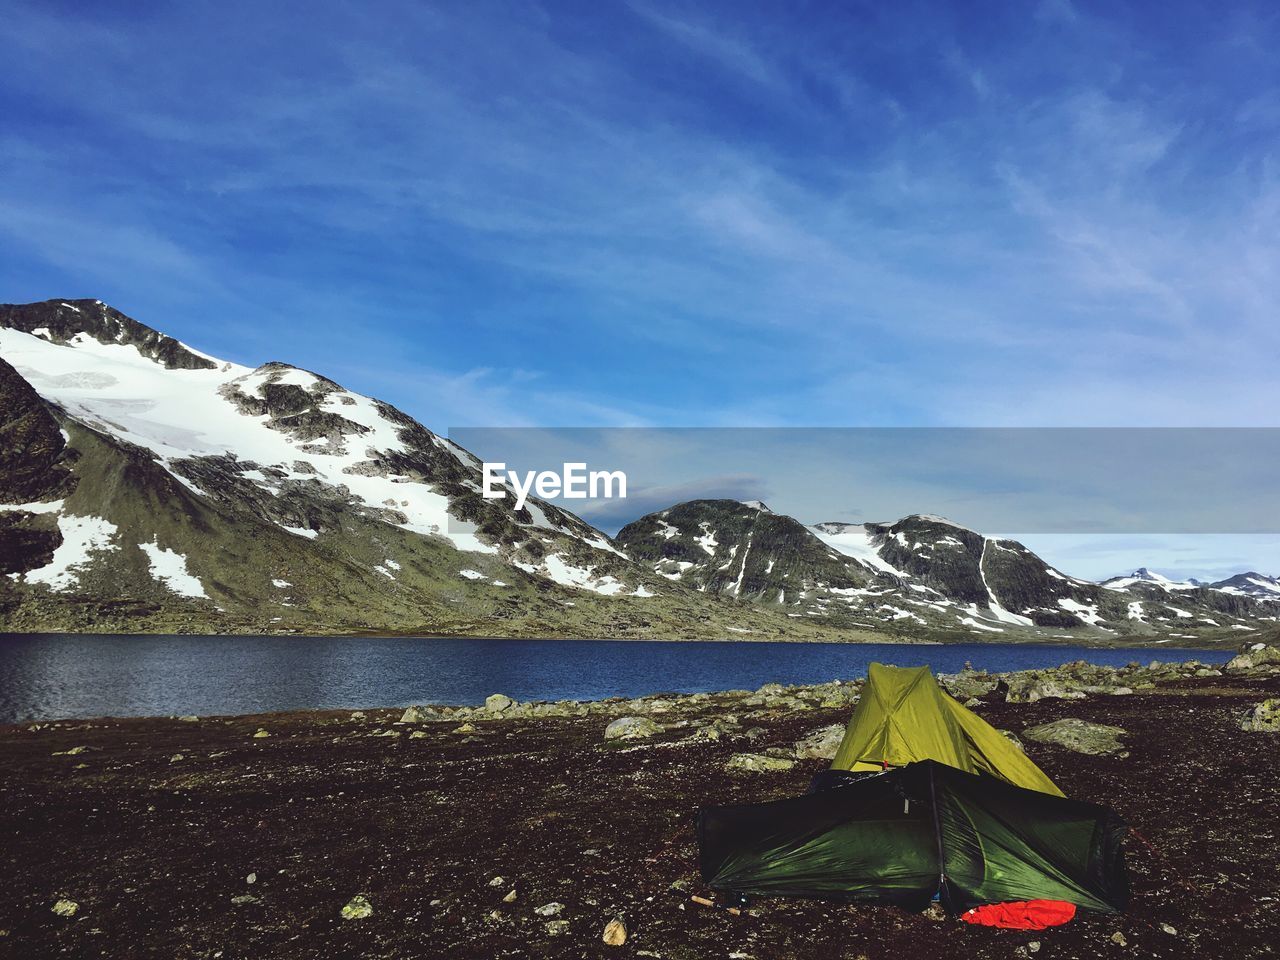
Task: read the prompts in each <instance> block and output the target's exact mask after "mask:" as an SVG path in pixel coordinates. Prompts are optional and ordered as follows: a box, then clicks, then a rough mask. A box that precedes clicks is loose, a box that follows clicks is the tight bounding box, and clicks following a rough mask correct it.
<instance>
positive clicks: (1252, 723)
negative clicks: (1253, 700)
mask: <svg viewBox="0 0 1280 960" xmlns="http://www.w3.org/2000/svg"><path fill="white" fill-rule="evenodd" d="M1240 729H1241V730H1248V731H1250V732H1252V733H1280V698H1277V697H1272V698H1271V699H1269V700H1263V701H1262V702H1261V703H1260V704H1258V705H1257V706H1256V707H1254V708H1253V711H1252V712H1251V713H1250V714H1249V715H1248V716H1246V717H1245V718H1244V719H1243V720H1241V721H1240Z"/></svg>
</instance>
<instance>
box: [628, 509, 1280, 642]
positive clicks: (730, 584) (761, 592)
mask: <svg viewBox="0 0 1280 960" xmlns="http://www.w3.org/2000/svg"><path fill="white" fill-rule="evenodd" d="M617 541H618V543H619V545H620V546H621V547H622V549H623V551H624V552H625V553H626V554H627V555H628V556H629V557H631V558H632V559H633V560H637V561H640V562H642V563H645V564H647V565H648V566H650V567H651V568H652V569H653V570H654V572H655V573H658V574H660V575H662V576H664V577H667V578H669V579H671V580H674V581H678V582H680V583H684V584H686V585H688V586H692V587H694V588H695V589H697V590H700V591H704V592H708V593H713V594H718V595H729V596H733V597H735V598H738V599H749V600H751V601H753V602H755V603H758V604H761V605H764V606H769V607H775V608H777V609H781V610H784V611H785V612H786V613H787V615H788V616H789V617H791V618H793V619H814V620H818V621H821V622H827V623H833V624H838V625H841V626H850V627H863V628H868V629H876V630H885V629H908V630H917V631H921V632H924V633H934V632H938V631H950V630H954V629H955V628H956V627H957V626H959V627H961V628H966V629H967V630H968V631H970V632H972V633H974V634H978V635H990V634H1010V633H1011V634H1026V633H1027V632H1029V631H1031V632H1036V633H1039V634H1045V633H1048V634H1050V635H1053V636H1064V635H1071V636H1074V635H1076V634H1075V632H1077V631H1080V630H1090V629H1091V630H1095V631H1100V632H1106V633H1113V634H1116V635H1119V634H1143V635H1147V636H1148V638H1149V636H1150V634H1151V633H1160V634H1168V635H1170V636H1173V637H1191V636H1195V635H1199V634H1202V633H1203V632H1204V631H1205V630H1206V629H1209V630H1223V629H1229V630H1240V631H1244V630H1248V629H1251V628H1252V627H1253V625H1254V624H1255V623H1256V622H1257V621H1259V620H1264V621H1270V620H1273V619H1274V618H1275V617H1276V616H1277V613H1278V612H1280V604H1277V602H1276V601H1277V600H1280V583H1277V581H1276V580H1274V579H1271V578H1268V577H1263V576H1261V575H1259V574H1241V575H1240V576H1237V577H1232V578H1230V579H1228V580H1224V581H1221V582H1220V583H1214V584H1199V583H1194V582H1187V583H1175V582H1173V581H1170V580H1166V579H1165V578H1163V577H1159V576H1158V575H1156V574H1152V573H1150V572H1149V571H1147V570H1145V569H1143V570H1139V571H1138V572H1137V573H1135V574H1134V575H1133V576H1132V577H1125V578H1117V579H1114V580H1108V581H1107V582H1105V583H1100V584H1099V583H1092V582H1090V581H1087V580H1081V579H1079V578H1077V577H1072V576H1068V575H1067V574H1065V573H1062V572H1061V571H1058V570H1055V569H1054V568H1053V567H1051V566H1049V565H1048V564H1047V563H1045V562H1044V561H1043V560H1042V559H1040V558H1039V557H1038V556H1036V555H1035V554H1034V553H1032V552H1031V551H1030V550H1028V549H1027V548H1026V547H1025V546H1023V545H1022V544H1020V543H1018V542H1017V541H1014V540H999V539H993V538H990V537H984V536H982V535H981V534H978V533H975V532H974V531H972V530H967V529H965V528H964V527H961V526H958V525H957V524H954V523H952V522H950V521H949V520H945V519H943V518H941V517H935V516H928V515H918V516H910V517H904V518H903V519H901V520H898V521H896V522H894V523H858V524H853V523H819V524H817V525H815V526H812V527H806V526H805V525H804V524H802V523H800V522H799V521H797V520H794V519H792V518H791V517H787V516H782V515H780V514H775V513H772V512H771V511H769V509H768V508H767V507H765V506H764V505H763V504H760V503H758V502H757V503H751V504H744V503H739V502H738V501H736V500H694V501H691V502H689V503H682V504H679V505H678V506H674V507H671V508H669V509H667V510H662V511H659V512H657V513H652V514H649V515H648V516H646V517H642V518H641V519H639V520H637V521H635V522H634V523H631V524H628V525H627V526H625V527H623V528H622V530H620V531H619V532H618V537H617ZM1063 631H1073V633H1071V634H1063Z"/></svg>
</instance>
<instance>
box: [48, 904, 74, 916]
mask: <svg viewBox="0 0 1280 960" xmlns="http://www.w3.org/2000/svg"><path fill="white" fill-rule="evenodd" d="M49 909H50V910H52V911H53V912H54V913H56V914H57V915H58V916H60V917H74V916H75V915H76V911H77V910H79V909H80V904H78V903H76V902H75V901H74V900H59V901H58V902H57V903H55V904H54V905H53V906H52V907H50V908H49Z"/></svg>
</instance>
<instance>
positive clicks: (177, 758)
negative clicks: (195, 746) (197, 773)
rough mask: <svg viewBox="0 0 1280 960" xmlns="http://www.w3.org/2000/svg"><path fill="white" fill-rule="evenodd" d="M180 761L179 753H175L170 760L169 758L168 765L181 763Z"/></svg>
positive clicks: (180, 755)
mask: <svg viewBox="0 0 1280 960" xmlns="http://www.w3.org/2000/svg"><path fill="white" fill-rule="evenodd" d="M182 759H183V757H182V754H180V753H175V754H174V755H173V756H172V757H170V758H169V762H170V763H181V762H182Z"/></svg>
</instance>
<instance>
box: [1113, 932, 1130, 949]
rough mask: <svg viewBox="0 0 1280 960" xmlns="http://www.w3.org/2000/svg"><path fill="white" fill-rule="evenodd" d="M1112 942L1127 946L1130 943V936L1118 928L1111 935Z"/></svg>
mask: <svg viewBox="0 0 1280 960" xmlns="http://www.w3.org/2000/svg"><path fill="white" fill-rule="evenodd" d="M1111 942H1112V943H1114V944H1117V945H1119V946H1121V947H1127V946H1128V945H1129V938H1128V937H1126V936H1125V935H1124V934H1123V933H1121V932H1120V931H1119V930H1117V931H1116V932H1115V933H1113V934H1112V935H1111Z"/></svg>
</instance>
